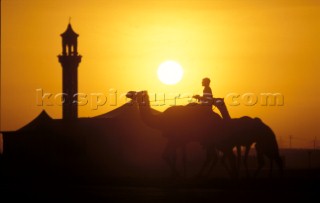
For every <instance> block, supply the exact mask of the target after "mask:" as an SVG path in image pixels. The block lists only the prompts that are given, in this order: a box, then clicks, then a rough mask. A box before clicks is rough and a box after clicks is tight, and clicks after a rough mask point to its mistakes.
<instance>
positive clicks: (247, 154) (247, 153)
mask: <svg viewBox="0 0 320 203" xmlns="http://www.w3.org/2000/svg"><path fill="white" fill-rule="evenodd" d="M250 147H251V146H250V145H248V146H246V151H245V154H244V160H243V164H244V167H245V170H246V175H247V177H248V178H249V177H250V174H249V169H248V156H249V151H250Z"/></svg>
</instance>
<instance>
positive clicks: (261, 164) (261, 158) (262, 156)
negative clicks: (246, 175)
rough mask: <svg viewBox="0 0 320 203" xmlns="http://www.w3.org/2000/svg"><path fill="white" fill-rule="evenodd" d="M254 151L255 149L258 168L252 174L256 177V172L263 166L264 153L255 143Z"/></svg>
mask: <svg viewBox="0 0 320 203" xmlns="http://www.w3.org/2000/svg"><path fill="white" fill-rule="evenodd" d="M256 151H257V159H258V168H257V170H256V172H255V174H254V177H257V176H258V174H259V173H260V171H261V169H262V168H263V166H264V164H265V161H264V155H263V153H262V152H261V151H260V149H259V147H258V146H257V144H256Z"/></svg>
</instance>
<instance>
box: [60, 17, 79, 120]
mask: <svg viewBox="0 0 320 203" xmlns="http://www.w3.org/2000/svg"><path fill="white" fill-rule="evenodd" d="M70 20H71V17H70V18H69V24H68V27H67V29H66V31H65V32H64V33H62V34H61V37H62V54H60V55H59V56H58V58H59V62H60V64H61V66H62V88H63V93H64V94H63V98H62V99H63V106H62V118H63V119H64V120H75V119H77V118H78V96H77V95H78V65H79V63H80V62H81V56H80V55H78V36H79V35H78V34H77V33H75V32H74V31H73V29H72V26H71V24H70Z"/></svg>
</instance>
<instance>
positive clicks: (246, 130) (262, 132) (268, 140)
mask: <svg viewBox="0 0 320 203" xmlns="http://www.w3.org/2000/svg"><path fill="white" fill-rule="evenodd" d="M215 100H218V102H217V101H215V102H214V104H215V106H216V107H217V108H218V109H219V111H220V112H221V114H222V117H223V121H224V122H222V125H221V126H219V127H220V128H221V127H222V128H224V137H223V138H224V139H223V140H220V143H223V145H224V146H225V147H230V148H232V149H233V148H234V147H236V149H237V158H238V159H237V170H238V171H239V170H240V164H241V156H242V155H241V146H244V147H245V154H244V159H243V162H244V167H245V171H246V174H247V176H248V177H249V170H248V163H247V160H248V155H249V151H250V149H251V146H252V145H253V144H254V143H256V145H255V148H256V151H257V159H258V169H257V170H256V172H255V176H257V175H258V173H259V172H260V170H261V169H262V167H263V166H264V163H265V161H264V157H265V156H266V157H268V158H269V159H270V175H271V173H272V163H273V161H275V162H276V164H277V166H278V168H279V172H280V175H281V176H282V174H283V162H282V159H281V157H280V154H279V147H278V143H277V141H276V138H275V134H274V132H273V131H272V129H271V128H270V127H269V126H267V125H266V124H265V123H263V122H262V120H261V119H260V118H251V117H248V116H244V117H241V118H233V119H231V117H230V114H229V112H228V110H227V108H226V105H225V103H224V100H223V99H221V98H217V99H215ZM226 135H227V136H226ZM208 139H210V137H208ZM206 144H207V145H206V148H207V158H206V161H205V162H204V165H203V166H202V168H201V170H200V173H199V175H202V173H203V172H204V170H205V169H206V167H208V165H209V164H210V162H211V167H210V169H209V170H208V172H207V175H209V174H210V173H211V171H212V169H213V167H214V165H215V164H216V163H217V161H218V156H217V153H216V152H215V150H214V148H216V144H217V143H214V142H210V141H209V142H206ZM224 158H225V157H224V156H223V157H222V159H224Z"/></svg>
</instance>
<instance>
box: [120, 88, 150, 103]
mask: <svg viewBox="0 0 320 203" xmlns="http://www.w3.org/2000/svg"><path fill="white" fill-rule="evenodd" d="M126 97H127V98H129V99H132V101H134V102H137V103H138V104H140V105H145V104H149V96H148V91H146V90H143V91H139V92H137V91H129V92H128V93H127V94H126Z"/></svg>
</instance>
